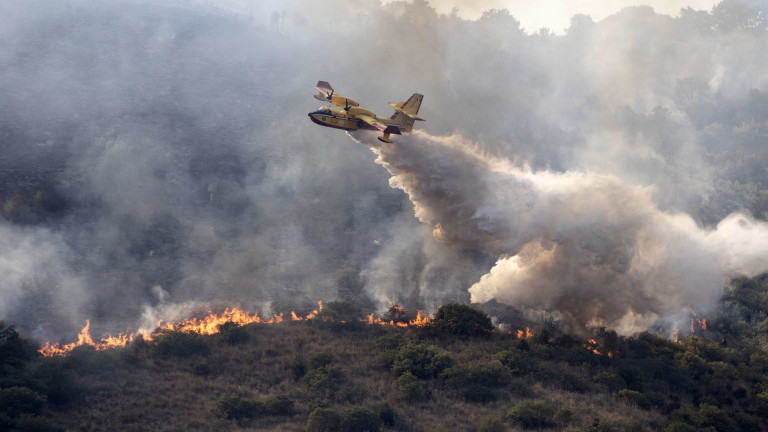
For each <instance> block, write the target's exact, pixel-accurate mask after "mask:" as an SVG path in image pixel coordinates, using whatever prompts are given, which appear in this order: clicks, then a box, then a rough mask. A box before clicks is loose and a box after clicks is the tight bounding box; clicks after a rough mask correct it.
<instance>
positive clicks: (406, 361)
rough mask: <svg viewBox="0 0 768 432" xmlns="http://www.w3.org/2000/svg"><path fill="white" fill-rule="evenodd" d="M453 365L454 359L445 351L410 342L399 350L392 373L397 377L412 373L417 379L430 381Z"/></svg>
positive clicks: (433, 346) (432, 346)
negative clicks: (429, 379)
mask: <svg viewBox="0 0 768 432" xmlns="http://www.w3.org/2000/svg"><path fill="white" fill-rule="evenodd" d="M452 364H453V359H452V358H451V357H450V355H448V352H446V351H445V350H443V349H441V348H439V347H437V346H435V345H427V344H423V343H420V342H416V341H408V342H406V343H404V344H403V345H402V346H401V347H400V349H398V351H397V355H396V356H395V361H394V363H393V364H392V371H393V372H394V373H395V375H397V376H400V375H402V374H403V373H404V372H411V373H412V374H413V375H415V376H416V377H417V378H421V379H428V378H434V377H436V376H437V375H438V374H439V373H440V372H442V371H444V370H445V369H447V368H449V367H450V366H451V365H452Z"/></svg>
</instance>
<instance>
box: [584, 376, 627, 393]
mask: <svg viewBox="0 0 768 432" xmlns="http://www.w3.org/2000/svg"><path fill="white" fill-rule="evenodd" d="M592 381H594V382H596V383H597V384H601V385H604V386H605V388H606V389H608V392H610V393H615V392H617V391H619V390H621V389H623V388H626V387H627V382H626V381H624V378H622V377H621V375H619V374H617V373H613V372H600V373H598V374H597V375H595V376H593V377H592Z"/></svg>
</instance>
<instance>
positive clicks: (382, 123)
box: [308, 81, 424, 143]
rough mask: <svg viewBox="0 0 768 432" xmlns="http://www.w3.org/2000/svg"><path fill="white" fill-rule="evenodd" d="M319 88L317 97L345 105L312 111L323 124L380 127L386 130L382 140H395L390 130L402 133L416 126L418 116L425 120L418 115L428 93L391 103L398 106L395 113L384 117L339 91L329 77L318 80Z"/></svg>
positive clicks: (316, 120) (343, 127) (315, 118)
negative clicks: (391, 137)
mask: <svg viewBox="0 0 768 432" xmlns="http://www.w3.org/2000/svg"><path fill="white" fill-rule="evenodd" d="M317 90H318V91H320V93H318V94H316V95H315V99H318V100H321V101H324V102H330V103H332V104H333V105H336V106H337V107H341V108H342V109H337V108H331V107H322V108H320V109H319V110H317V111H314V112H311V113H309V114H308V115H309V118H310V119H312V121H313V122H315V123H317V124H319V125H320V126H327V127H332V128H337V129H344V130H348V131H350V130H356V129H369V130H378V131H381V132H382V133H383V135H382V136H380V137H378V138H379V141H383V142H386V143H391V142H392V140H390V139H389V135H390V134H396V135H400V134H402V133H403V132H406V133H408V132H410V131H411V129H413V123H414V122H415V121H417V120H419V121H424V119H423V118H421V117H417V116H416V114H418V113H419V107H420V106H421V100H422V99H424V95H420V94H418V93H414V94H413V96H411V97H410V98H408V100H407V101H405V102H398V103H392V102H390V103H389V105H391V106H392V108H394V109H395V113H394V114H392V117H390V118H381V117H379V116H377V115H376V114H374V113H373V112H371V111H369V110H367V109H365V108H362V107H361V106H360V104H358V103H357V102H356V101H354V100H352V99H350V98H348V97H346V96H342V95H340V94H336V93H334V91H333V87H331V85H330V84H328V83H327V82H325V81H318V82H317Z"/></svg>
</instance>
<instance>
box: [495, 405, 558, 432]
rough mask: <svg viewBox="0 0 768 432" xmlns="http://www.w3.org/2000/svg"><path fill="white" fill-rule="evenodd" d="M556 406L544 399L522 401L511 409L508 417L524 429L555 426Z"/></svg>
mask: <svg viewBox="0 0 768 432" xmlns="http://www.w3.org/2000/svg"><path fill="white" fill-rule="evenodd" d="M554 416H555V408H554V407H553V406H552V405H549V404H548V403H546V402H545V401H543V400H528V401H523V402H520V403H519V404H517V405H515V406H514V407H513V408H512V409H510V410H509V413H508V414H507V419H509V421H510V422H511V423H513V424H514V425H516V426H520V427H522V428H523V429H534V428H543V427H549V426H554V424H555V423H554Z"/></svg>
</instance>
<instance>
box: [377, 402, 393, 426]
mask: <svg viewBox="0 0 768 432" xmlns="http://www.w3.org/2000/svg"><path fill="white" fill-rule="evenodd" d="M371 409H372V410H373V411H375V412H377V413H378V414H379V420H381V424H383V425H384V426H387V427H392V426H394V425H395V421H397V413H396V412H395V409H394V408H392V405H390V404H389V403H388V402H378V403H376V404H374V405H373V406H371Z"/></svg>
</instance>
